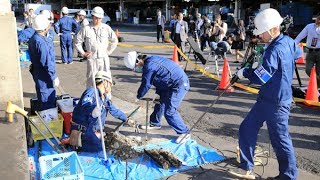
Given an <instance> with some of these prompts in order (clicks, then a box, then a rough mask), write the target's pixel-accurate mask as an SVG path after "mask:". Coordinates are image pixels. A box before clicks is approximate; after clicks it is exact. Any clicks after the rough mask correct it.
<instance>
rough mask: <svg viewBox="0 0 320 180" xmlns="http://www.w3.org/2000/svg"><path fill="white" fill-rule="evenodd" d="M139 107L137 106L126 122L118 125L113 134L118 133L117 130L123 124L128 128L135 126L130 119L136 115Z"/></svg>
mask: <svg viewBox="0 0 320 180" xmlns="http://www.w3.org/2000/svg"><path fill="white" fill-rule="evenodd" d="M140 107H141V106H138V107H137V108H136V109H134V110H133V111H132V112H131V113H130V114H129V116H128V119H127V120H126V121H123V122H122V123H121V124H119V125H118V126H117V127H116V128H115V129H114V132H115V133H117V134H118V133H119V129H120V128H121V127H122V126H123V125H124V124H128V125H129V126H130V127H134V126H135V124H136V123H135V122H134V121H133V120H131V119H130V118H131V117H132V116H133V115H134V114H136V112H137V111H138V110H139V109H140Z"/></svg>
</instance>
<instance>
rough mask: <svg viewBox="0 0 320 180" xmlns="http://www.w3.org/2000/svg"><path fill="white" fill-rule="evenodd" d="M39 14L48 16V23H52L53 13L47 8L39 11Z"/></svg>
mask: <svg viewBox="0 0 320 180" xmlns="http://www.w3.org/2000/svg"><path fill="white" fill-rule="evenodd" d="M40 14H43V15H44V16H46V17H47V18H48V20H49V21H50V23H53V13H52V12H51V11H49V10H47V9H44V10H42V11H41V13H40Z"/></svg>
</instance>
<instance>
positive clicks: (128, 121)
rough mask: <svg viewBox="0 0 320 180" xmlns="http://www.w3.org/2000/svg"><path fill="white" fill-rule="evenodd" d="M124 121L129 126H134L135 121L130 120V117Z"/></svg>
mask: <svg viewBox="0 0 320 180" xmlns="http://www.w3.org/2000/svg"><path fill="white" fill-rule="evenodd" d="M126 123H127V124H128V125H129V126H130V127H134V126H135V125H136V122H134V120H132V119H130V118H129V119H128V120H127V121H126Z"/></svg>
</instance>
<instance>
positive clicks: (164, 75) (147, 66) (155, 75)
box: [124, 51, 190, 143]
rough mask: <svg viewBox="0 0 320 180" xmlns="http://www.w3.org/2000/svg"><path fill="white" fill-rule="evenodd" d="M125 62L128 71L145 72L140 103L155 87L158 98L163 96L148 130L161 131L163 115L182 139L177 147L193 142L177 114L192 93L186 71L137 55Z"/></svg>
mask: <svg viewBox="0 0 320 180" xmlns="http://www.w3.org/2000/svg"><path fill="white" fill-rule="evenodd" d="M124 62H125V65H126V66H127V67H128V68H130V69H135V70H136V71H142V72H143V74H142V80H141V85H140V87H139V90H138V93H137V99H141V98H142V97H143V96H144V95H145V94H146V93H147V92H148V90H149V89H150V87H151V86H152V85H153V86H155V87H156V94H158V95H159V96H160V104H156V105H155V106H154V111H153V113H152V114H151V116H150V125H149V126H148V129H160V128H161V118H162V116H163V114H164V116H165V118H166V120H167V122H168V124H169V125H170V126H171V127H172V128H173V129H174V130H175V131H176V133H177V134H179V135H180V136H179V137H178V138H177V139H176V142H177V143H184V142H185V141H186V140H188V139H190V134H189V133H188V131H189V129H188V127H187V126H186V125H185V123H184V122H183V120H182V118H181V116H180V114H179V112H178V108H179V106H180V103H181V102H182V100H183V98H184V96H185V95H186V94H187V92H188V91H189V89H190V85H189V79H188V76H187V75H186V74H185V73H184V71H183V69H182V68H181V67H180V66H179V65H178V64H177V63H175V62H173V61H171V60H170V59H167V58H164V57H160V56H150V57H148V56H146V55H139V54H138V53H137V52H136V51H131V52H129V53H128V55H127V56H126V57H125V60H124ZM140 127H141V129H145V128H146V126H140ZM181 140H182V141H181Z"/></svg>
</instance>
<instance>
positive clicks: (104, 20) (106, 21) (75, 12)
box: [68, 9, 111, 25]
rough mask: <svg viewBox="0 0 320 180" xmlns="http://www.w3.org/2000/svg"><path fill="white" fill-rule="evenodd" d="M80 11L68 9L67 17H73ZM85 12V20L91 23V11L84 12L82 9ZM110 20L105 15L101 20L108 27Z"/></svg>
mask: <svg viewBox="0 0 320 180" xmlns="http://www.w3.org/2000/svg"><path fill="white" fill-rule="evenodd" d="M80 10H81V9H69V14H68V16H69V17H74V16H75V15H76V14H77V13H78V12H79V11H80ZM83 10H84V11H85V12H86V14H87V15H86V18H87V19H88V21H89V22H91V21H92V15H91V12H92V10H86V9H83ZM110 22H111V19H110V17H109V16H108V15H107V14H106V13H105V16H104V17H103V18H102V23H105V24H108V25H110Z"/></svg>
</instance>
